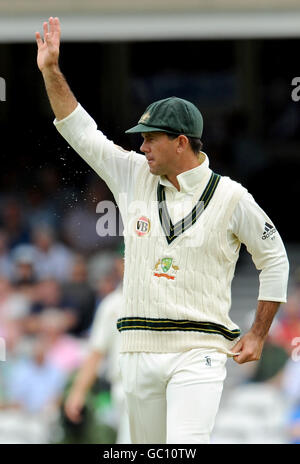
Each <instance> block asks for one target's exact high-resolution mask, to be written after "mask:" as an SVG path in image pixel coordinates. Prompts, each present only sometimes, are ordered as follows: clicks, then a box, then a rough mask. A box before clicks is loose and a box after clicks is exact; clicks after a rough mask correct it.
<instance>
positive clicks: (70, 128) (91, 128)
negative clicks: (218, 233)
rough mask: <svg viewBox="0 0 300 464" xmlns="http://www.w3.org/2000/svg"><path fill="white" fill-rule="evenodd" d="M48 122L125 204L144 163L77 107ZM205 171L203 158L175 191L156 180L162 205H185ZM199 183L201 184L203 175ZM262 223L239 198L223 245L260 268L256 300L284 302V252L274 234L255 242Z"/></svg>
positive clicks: (251, 204) (249, 200) (247, 200)
mask: <svg viewBox="0 0 300 464" xmlns="http://www.w3.org/2000/svg"><path fill="white" fill-rule="evenodd" d="M54 124H55V126H56V128H57V130H58V131H59V132H60V133H61V134H62V136H63V137H64V138H65V139H66V140H67V141H68V142H69V143H70V145H71V146H72V147H73V148H74V149H75V150H76V151H77V152H78V153H79V154H80V156H81V157H82V158H83V159H84V160H85V161H86V162H87V163H88V164H89V165H90V166H91V167H92V168H93V169H94V170H95V171H96V172H97V173H98V174H99V176H100V177H101V178H102V179H103V180H104V181H105V182H106V183H107V185H108V186H109V188H110V189H111V191H112V192H113V194H114V195H115V198H116V200H117V201H118V195H119V193H122V192H126V194H127V196H128V202H130V201H131V200H133V191H132V185H134V184H135V182H136V180H137V176H138V173H139V168H140V167H141V166H142V164H143V163H145V158H144V157H143V156H141V155H140V154H138V153H135V152H133V151H130V152H126V151H124V150H123V149H121V148H120V147H118V146H117V145H115V144H114V143H113V142H112V141H109V140H108V139H107V138H106V137H105V136H104V135H103V134H102V132H100V131H99V130H97V125H96V123H95V121H94V120H93V119H92V118H91V117H90V116H89V114H88V113H87V112H86V111H85V110H84V109H83V108H82V106H81V105H80V104H78V106H77V107H76V109H75V110H74V111H73V112H72V113H71V114H70V115H69V116H67V117H66V118H65V119H62V120H60V121H57V120H55V121H54ZM207 167H208V157H207V161H206V162H204V163H203V164H202V165H200V166H199V167H197V168H195V169H193V170H191V171H186V172H184V173H182V174H180V175H179V176H178V177H177V178H178V181H179V184H180V187H181V191H180V192H178V191H177V190H176V189H175V187H174V186H173V185H172V184H171V183H170V182H168V181H167V180H166V179H165V182H164V179H162V178H161V179H160V182H161V183H162V184H163V183H165V185H166V186H168V189H167V192H166V195H167V202H169V201H172V196H173V197H174V198H175V197H176V200H177V201H179V200H180V201H181V202H182V201H183V200H184V199H185V197H186V200H187V201H190V199H191V195H190V193H191V192H192V191H193V189H195V182H194V181H195V179H196V180H197V179H198V176H195V174H196V173H198V174H199V176H201V175H202V173H203V171H204V170H205V169H206V168H207ZM202 183H203V184H204V183H205V178H204V177H203V181H202ZM197 187H198V185H197ZM170 209H172V208H170ZM265 221H267V222H269V218H268V217H267V215H266V214H265V213H264V212H263V211H262V209H261V208H260V207H259V206H258V205H257V203H256V202H255V201H254V199H253V197H252V196H251V195H250V194H249V193H247V194H246V195H244V196H243V197H242V198H241V199H240V201H239V203H238V205H237V207H236V208H235V211H234V213H233V216H232V219H231V221H230V224H229V227H228V238H229V243H230V246H231V247H232V248H233V249H235V248H236V246H237V238H238V239H239V240H240V242H242V243H245V244H246V246H247V248H248V251H249V252H250V253H251V254H252V258H253V261H254V263H255V265H256V267H257V269H263V270H262V272H261V274H260V288H259V296H258V298H259V299H262V300H269V301H279V302H286V289H287V276H288V263H287V257H286V252H285V249H284V246H283V244H282V240H281V238H280V236H279V234H278V232H277V233H276V234H274V236H276V239H275V240H270V239H267V240H262V239H261V236H262V234H263V232H264V224H265ZM271 223H272V222H271ZM261 256H264V261H261V259H260V257H261ZM262 266H263V268H262Z"/></svg>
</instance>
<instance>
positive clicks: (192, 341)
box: [120, 330, 239, 356]
mask: <svg viewBox="0 0 300 464" xmlns="http://www.w3.org/2000/svg"><path fill="white" fill-rule="evenodd" d="M120 336H121V346H120V352H121V353H127V352H146V353H176V352H181V351H188V350H192V349H194V348H214V349H216V350H218V351H221V352H222V353H226V354H227V355H228V356H232V354H233V353H232V352H231V349H232V348H233V346H234V345H235V344H236V343H237V341H238V340H239V338H236V339H234V340H233V341H231V340H227V339H226V338H225V337H223V336H222V335H218V334H205V333H194V332H188V333H186V332H172V333H170V332H164V331H161V332H159V333H157V332H152V331H144V330H126V331H123V332H122V333H121V334H120Z"/></svg>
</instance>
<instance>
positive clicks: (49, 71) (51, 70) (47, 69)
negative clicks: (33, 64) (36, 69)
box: [41, 63, 61, 77]
mask: <svg viewBox="0 0 300 464" xmlns="http://www.w3.org/2000/svg"><path fill="white" fill-rule="evenodd" d="M41 72H42V74H43V76H44V77H46V76H49V75H55V74H56V75H60V74H61V70H60V68H59V64H58V63H51V64H49V65H47V66H44V68H43V69H42V70H41Z"/></svg>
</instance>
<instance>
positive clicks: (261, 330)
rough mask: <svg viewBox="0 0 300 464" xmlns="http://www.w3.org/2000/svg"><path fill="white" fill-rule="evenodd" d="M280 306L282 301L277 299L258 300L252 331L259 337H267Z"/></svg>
mask: <svg viewBox="0 0 300 464" xmlns="http://www.w3.org/2000/svg"><path fill="white" fill-rule="evenodd" d="M279 306H280V303H279V302H277V301H262V300H260V301H258V305H257V310H256V315H255V320H254V322H253V324H252V327H251V329H250V331H251V332H252V333H253V334H254V335H256V336H257V337H259V338H261V339H265V338H266V336H267V335H268V332H269V329H270V327H271V324H272V321H273V319H274V317H275V315H276V313H277V311H278V308H279Z"/></svg>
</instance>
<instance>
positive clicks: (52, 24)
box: [49, 16, 60, 35]
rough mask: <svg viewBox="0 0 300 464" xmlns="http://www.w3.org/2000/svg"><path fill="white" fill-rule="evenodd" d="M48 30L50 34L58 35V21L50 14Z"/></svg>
mask: <svg viewBox="0 0 300 464" xmlns="http://www.w3.org/2000/svg"><path fill="white" fill-rule="evenodd" d="M49 31H50V33H51V34H58V35H60V23H59V19H58V18H57V17H55V18H53V17H52V16H51V17H50V18H49Z"/></svg>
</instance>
